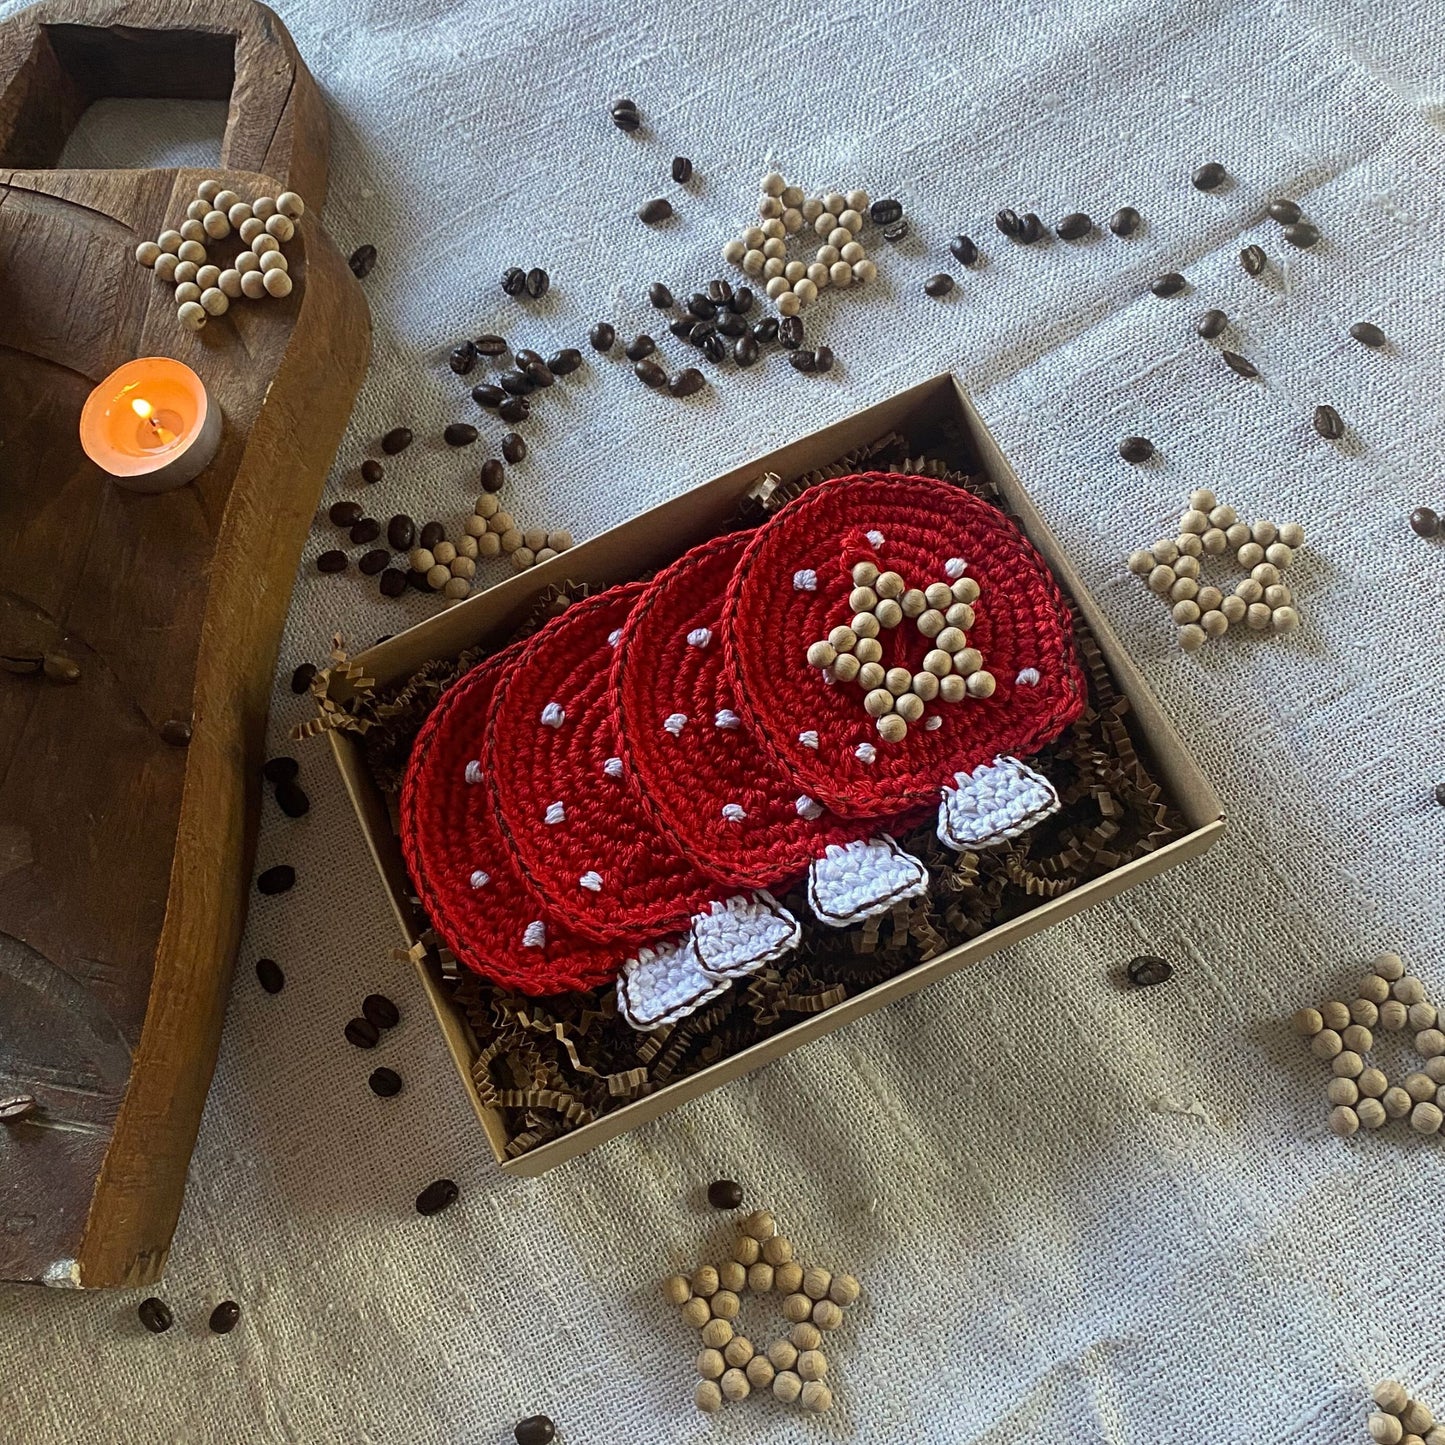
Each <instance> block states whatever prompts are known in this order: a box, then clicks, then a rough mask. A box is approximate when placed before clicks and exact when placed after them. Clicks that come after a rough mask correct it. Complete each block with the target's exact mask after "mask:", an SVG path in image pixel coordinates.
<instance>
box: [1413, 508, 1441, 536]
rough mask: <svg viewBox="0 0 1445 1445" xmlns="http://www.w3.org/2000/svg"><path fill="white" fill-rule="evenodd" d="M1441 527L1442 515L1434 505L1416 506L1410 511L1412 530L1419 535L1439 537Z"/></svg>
mask: <svg viewBox="0 0 1445 1445" xmlns="http://www.w3.org/2000/svg"><path fill="white" fill-rule="evenodd" d="M1440 527H1441V522H1440V515H1439V513H1438V512H1436V511H1435V510H1434V509H1433V508H1432V507H1416V508H1415V510H1414V511H1413V512H1411V513H1410V530H1411V531H1412V532H1414V533H1415V535H1416V536H1417V537H1438V536H1439V535H1440Z"/></svg>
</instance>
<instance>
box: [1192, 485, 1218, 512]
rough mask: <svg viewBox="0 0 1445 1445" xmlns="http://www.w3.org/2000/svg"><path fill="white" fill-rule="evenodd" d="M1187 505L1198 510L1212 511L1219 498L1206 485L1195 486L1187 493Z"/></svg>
mask: <svg viewBox="0 0 1445 1445" xmlns="http://www.w3.org/2000/svg"><path fill="white" fill-rule="evenodd" d="M1189 505H1190V506H1191V507H1193V508H1194V509H1195V511H1198V512H1212V511H1213V510H1214V508H1215V507H1216V506H1218V505H1219V499H1218V498H1217V497H1216V496H1215V495H1214V493H1213V492H1212V491H1211V490H1210V489H1209V488H1208V487H1196V488H1195V489H1194V490H1193V491H1192V492H1190V494H1189Z"/></svg>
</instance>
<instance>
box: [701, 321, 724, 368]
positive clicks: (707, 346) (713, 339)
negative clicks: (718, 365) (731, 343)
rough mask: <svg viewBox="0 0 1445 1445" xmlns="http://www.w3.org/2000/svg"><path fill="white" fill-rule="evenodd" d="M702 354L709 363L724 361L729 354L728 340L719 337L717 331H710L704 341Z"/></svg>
mask: <svg viewBox="0 0 1445 1445" xmlns="http://www.w3.org/2000/svg"><path fill="white" fill-rule="evenodd" d="M702 354H703V355H704V356H705V357H707V359H708V360H709V361H722V360H723V359H724V358H725V357H726V356H727V354H728V343H727V338H726V337H725V336H719V335H718V333H717V331H716V330H715V329H709V331H708V333H707V335H706V336H704V337H703V339H702Z"/></svg>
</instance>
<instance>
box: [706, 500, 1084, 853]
mask: <svg viewBox="0 0 1445 1445" xmlns="http://www.w3.org/2000/svg"><path fill="white" fill-rule="evenodd" d="M859 579H871V580H866V581H860V580H859ZM955 587H957V589H958V590H957V591H955V590H954V589H955ZM932 589H938V590H937V591H936V592H935V591H933V590H932ZM945 591H946V592H947V594H948V602H947V606H943V605H941V604H943V602H944V596H943V593H944V592H945ZM965 598H971V599H972V600H971V601H968V600H964V599H965ZM954 609H957V610H954ZM951 611H952V615H953V617H954V619H955V620H954V621H953V622H950V621H949V620H948V618H949V615H950V612H951ZM723 636H724V643H725V646H726V649H727V652H726V660H727V667H728V674H729V678H730V680H731V682H732V684H733V688H734V692H735V695H736V698H737V710H738V712H739V713H740V714H741V715H742V716H743V717H744V719H745V721H746V723H747V725H749V726H750V727H752V728H753V729H754V731H755V732H756V733H757V735H758V736H759V738H760V740H761V741H762V744H763V746H764V747H765V748H766V750H767V751H768V752H769V754H770V755H771V757H772V759H773V761H774V764H775V765H776V767H777V768H778V769H779V770H780V771H782V772H783V773H784V774H785V775H786V776H787V777H789V778H790V779H791V780H792V783H793V785H794V786H795V787H796V788H797V789H798V791H799V792H800V793H805V794H807V795H808V796H809V797H811V798H815V799H817V800H818V801H819V802H820V803H822V804H823V805H824V806H825V807H827V808H829V809H831V810H832V811H833V812H835V813H838V814H840V815H842V816H845V817H880V816H886V815H889V814H893V813H900V812H905V811H907V810H909V809H912V808H915V807H920V806H923V805H926V804H928V803H931V802H936V801H937V799H938V797H939V790H940V789H943V790H944V804H943V807H942V809H941V811H940V820H939V835H940V837H941V838H942V839H943V841H944V842H945V843H948V844H949V845H950V846H953V847H977V846H984V845H986V844H987V843H990V842H994V841H997V840H998V839H999V838H1001V837H1005V836H1010V835H1011V834H1012V833H1015V832H1018V831H1021V830H1022V829H1023V828H1026V827H1028V826H1031V825H1032V823H1033V822H1036V821H1037V820H1038V818H1039V817H1041V816H1042V815H1043V814H1044V813H1046V812H1049V811H1052V809H1053V808H1054V807H1056V806H1057V797H1056V795H1055V794H1054V792H1053V789H1052V788H1051V787H1050V786H1049V784H1048V783H1047V780H1046V779H1042V778H1040V777H1039V776H1038V775H1037V774H1035V773H1032V772H1031V771H1030V770H1028V769H1027V768H1024V767H1023V765H1022V764H1021V763H1019V762H1018V761H1017V759H1018V758H1020V757H1023V758H1026V757H1028V756H1029V755H1030V754H1032V753H1034V752H1036V751H1037V750H1038V749H1039V748H1040V747H1042V746H1043V745H1044V744H1045V743H1046V742H1048V741H1050V740H1051V739H1052V738H1054V737H1056V736H1057V735H1058V734H1059V733H1060V732H1061V731H1062V730H1063V729H1064V728H1065V727H1067V726H1068V725H1069V723H1071V722H1072V721H1073V720H1074V719H1075V718H1076V717H1077V716H1078V715H1079V713H1080V711H1081V710H1082V707H1083V703H1084V690H1085V685H1084V678H1083V674H1082V671H1081V669H1080V667H1079V664H1078V660H1077V657H1076V655H1075V651H1074V644H1073V625H1072V619H1071V616H1070V614H1069V611H1068V607H1067V604H1066V603H1065V601H1064V599H1063V597H1062V595H1061V594H1060V592H1059V589H1058V586H1057V584H1056V583H1055V582H1054V579H1053V577H1052V575H1051V574H1050V572H1049V570H1048V567H1047V565H1046V564H1045V563H1044V561H1043V559H1042V558H1041V557H1040V556H1039V555H1038V553H1037V552H1036V551H1035V550H1034V548H1033V547H1032V546H1031V545H1030V543H1029V542H1028V541H1027V540H1026V539H1025V538H1024V537H1023V535H1022V534H1021V533H1020V532H1019V531H1018V529H1017V528H1016V527H1015V526H1014V525H1013V523H1012V522H1010V521H1009V520H1008V519H1007V518H1006V517H1004V515H1003V514H1002V513H1001V512H999V511H998V510H997V509H996V508H994V507H991V506H989V505H988V503H986V502H984V501H981V500H980V499H979V498H977V497H974V496H973V495H971V494H970V493H968V492H966V491H964V490H962V489H961V488H959V487H955V486H953V485H952V484H950V483H948V482H942V481H937V480H935V479H933V478H929V477H908V476H893V475H887V474H881V473H868V474H864V475H860V476H851V477H840V478H837V479H835V480H833V481H829V482H823V483H821V484H819V485H818V486H816V487H812V488H810V489H809V490H808V491H806V492H804V493H803V494H802V496H800V497H799V498H798V499H797V500H796V501H794V502H792V503H790V504H789V505H788V506H787V507H785V508H784V509H783V510H782V511H781V512H779V513H778V515H777V516H776V517H775V518H774V519H773V520H772V522H770V523H769V524H768V525H767V526H764V527H762V528H759V529H758V531H757V532H756V534H755V535H754V536H753V538H752V541H751V542H750V543H749V545H748V547H747V549H746V551H745V552H744V553H743V556H742V558H741V560H740V562H739V564H738V567H737V570H736V572H735V573H734V576H733V580H732V583H731V585H730V587H729V592H728V600H727V609H726V613H725V616H724V625H723ZM820 644H821V645H820ZM980 675H982V676H981V680H980V681H978V682H975V683H974V685H973V686H972V687H970V686H969V682H970V679H971V678H974V677H975V676H980ZM885 700H889V701H891V703H892V706H891V707H889V708H886V709H885V708H884V706H883V704H884V702H885ZM951 795H952V796H951Z"/></svg>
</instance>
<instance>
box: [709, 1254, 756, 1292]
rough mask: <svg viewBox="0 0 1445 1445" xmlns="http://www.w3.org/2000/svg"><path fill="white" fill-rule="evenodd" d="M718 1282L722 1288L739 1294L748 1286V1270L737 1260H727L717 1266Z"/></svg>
mask: <svg viewBox="0 0 1445 1445" xmlns="http://www.w3.org/2000/svg"><path fill="white" fill-rule="evenodd" d="M717 1282H718V1286H719V1288H720V1289H724V1290H730V1291H731V1292H732V1293H733V1294H734V1295H738V1294H741V1293H742V1292H743V1291H744V1290H745V1289H746V1288H747V1287H748V1272H747V1270H746V1269H744V1268H743V1266H742V1265H740V1264H739V1263H738V1262H737V1260H735V1259H729V1260H725V1261H724V1262H723V1263H722V1264H720V1265H718V1267H717ZM714 1298H716V1296H714Z"/></svg>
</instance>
